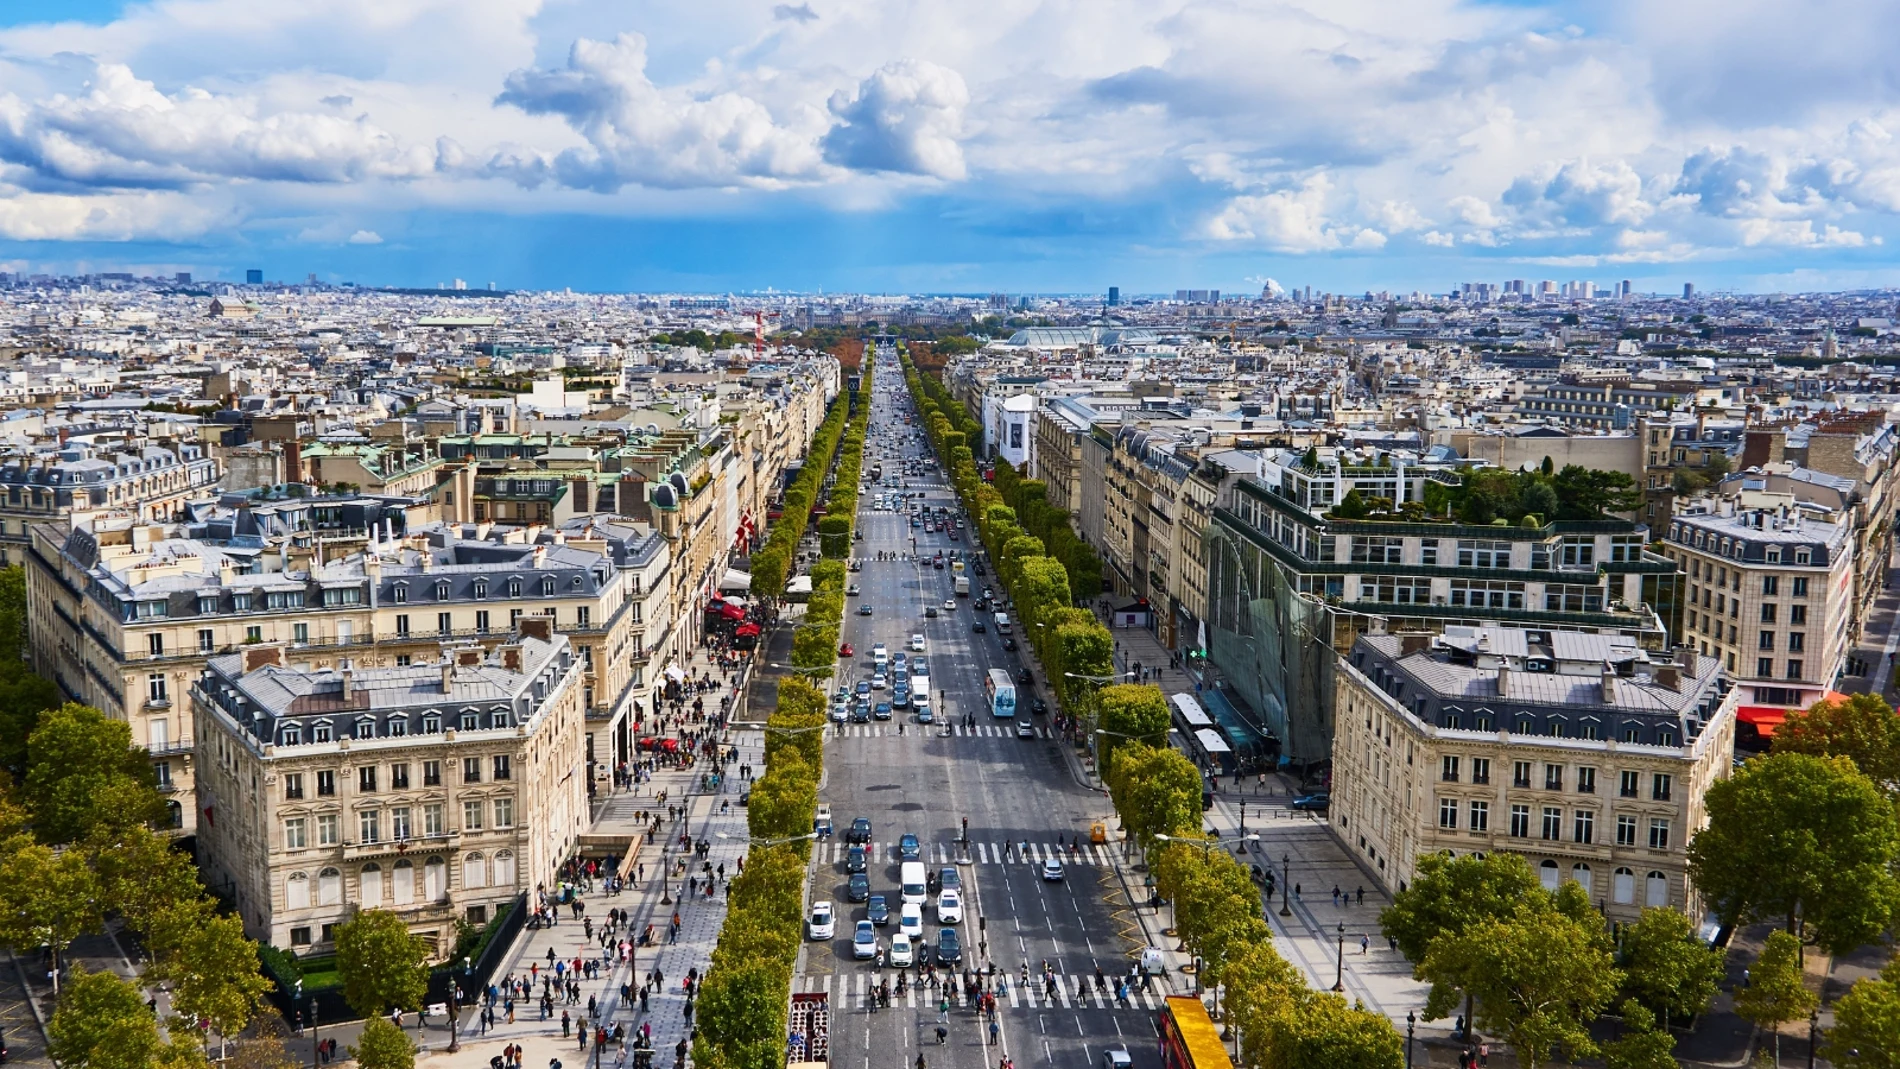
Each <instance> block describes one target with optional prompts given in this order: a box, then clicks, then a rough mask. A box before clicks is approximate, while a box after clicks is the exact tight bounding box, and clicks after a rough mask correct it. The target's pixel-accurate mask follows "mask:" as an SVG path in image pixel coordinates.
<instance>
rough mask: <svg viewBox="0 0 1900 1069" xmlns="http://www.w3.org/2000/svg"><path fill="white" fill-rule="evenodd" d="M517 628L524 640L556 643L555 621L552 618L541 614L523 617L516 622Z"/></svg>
mask: <svg viewBox="0 0 1900 1069" xmlns="http://www.w3.org/2000/svg"><path fill="white" fill-rule="evenodd" d="M515 626H516V628H517V629H518V630H517V633H518V634H520V635H521V636H522V637H523V638H528V637H533V638H538V639H540V640H541V641H543V642H553V641H554V620H553V618H551V617H547V616H541V615H539V614H536V615H534V616H523V617H522V618H521V619H520V620H518V621H516V623H515Z"/></svg>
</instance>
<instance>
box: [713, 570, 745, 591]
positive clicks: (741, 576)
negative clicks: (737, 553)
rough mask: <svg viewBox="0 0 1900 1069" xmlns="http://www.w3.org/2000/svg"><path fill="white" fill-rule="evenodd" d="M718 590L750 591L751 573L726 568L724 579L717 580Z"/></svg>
mask: <svg viewBox="0 0 1900 1069" xmlns="http://www.w3.org/2000/svg"><path fill="white" fill-rule="evenodd" d="M719 589H720V590H722V591H725V590H751V589H752V573H750V572H742V571H740V570H738V569H737V568H727V569H726V575H725V578H723V579H721V580H719Z"/></svg>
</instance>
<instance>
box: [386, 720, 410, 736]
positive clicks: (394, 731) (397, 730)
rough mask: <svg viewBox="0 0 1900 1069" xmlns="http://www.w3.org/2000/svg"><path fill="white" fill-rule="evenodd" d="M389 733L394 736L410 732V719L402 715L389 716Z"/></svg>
mask: <svg viewBox="0 0 1900 1069" xmlns="http://www.w3.org/2000/svg"><path fill="white" fill-rule="evenodd" d="M389 734H390V735H391V736H392V737H396V736H402V735H407V734H409V721H408V720H407V719H405V718H403V717H400V716H392V717H390V718H389Z"/></svg>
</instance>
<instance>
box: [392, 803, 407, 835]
mask: <svg viewBox="0 0 1900 1069" xmlns="http://www.w3.org/2000/svg"><path fill="white" fill-rule="evenodd" d="M389 837H390V838H392V839H398V840H401V839H407V838H409V807H408V806H406V805H404V806H397V807H396V808H394V809H391V810H390V811H389Z"/></svg>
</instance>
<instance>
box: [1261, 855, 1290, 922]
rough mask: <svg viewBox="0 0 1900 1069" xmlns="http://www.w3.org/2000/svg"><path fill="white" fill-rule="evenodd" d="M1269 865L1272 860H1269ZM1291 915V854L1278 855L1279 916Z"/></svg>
mask: <svg viewBox="0 0 1900 1069" xmlns="http://www.w3.org/2000/svg"><path fill="white" fill-rule="evenodd" d="M1267 864H1269V865H1271V864H1273V862H1271V861H1269V862H1267ZM1292 915H1293V855H1292V854H1281V855H1280V916H1282V917H1291V916H1292Z"/></svg>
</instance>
